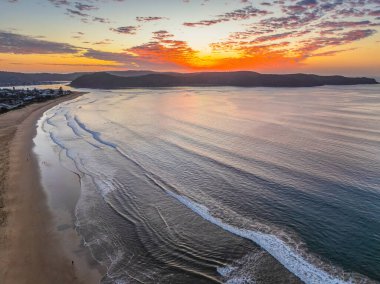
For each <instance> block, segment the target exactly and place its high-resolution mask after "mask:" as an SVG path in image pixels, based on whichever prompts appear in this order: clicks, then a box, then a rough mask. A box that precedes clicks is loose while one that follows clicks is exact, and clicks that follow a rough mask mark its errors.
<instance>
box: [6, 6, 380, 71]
mask: <svg viewBox="0 0 380 284" xmlns="http://www.w3.org/2000/svg"><path fill="white" fill-rule="evenodd" d="M379 31H380V0H276V1H271V0H261V1H256V0H251V1H249V0H155V1H152V0H81V1H79V0H0V70H3V71H17V72H57V73H67V72H75V71H103V70H104V71H106V70H131V69H133V70H155V71H179V72H199V71H235V70H251V71H257V72H262V73H301V72H302V73H316V74H342V75H362V76H376V77H379V76H380V33H379Z"/></svg>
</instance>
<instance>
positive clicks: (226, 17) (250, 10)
mask: <svg viewBox="0 0 380 284" xmlns="http://www.w3.org/2000/svg"><path fill="white" fill-rule="evenodd" d="M269 13H270V12H268V11H265V10H260V9H257V8H254V7H252V6H247V7H244V8H242V9H237V10H234V11H232V12H227V13H225V14H221V15H218V16H216V17H215V18H214V19H211V20H202V21H198V22H185V23H184V24H183V25H184V26H187V27H200V26H211V25H215V24H218V23H223V22H229V21H239V20H248V19H250V18H253V17H258V16H264V15H268V14H269Z"/></svg>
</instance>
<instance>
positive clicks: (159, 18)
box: [136, 17, 168, 22]
mask: <svg viewBox="0 0 380 284" xmlns="http://www.w3.org/2000/svg"><path fill="white" fill-rule="evenodd" d="M160 20H168V18H166V17H136V21H138V22H153V21H160Z"/></svg>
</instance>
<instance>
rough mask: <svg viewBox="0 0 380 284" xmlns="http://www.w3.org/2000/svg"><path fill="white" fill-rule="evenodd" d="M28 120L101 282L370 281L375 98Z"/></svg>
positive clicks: (96, 95) (91, 94) (77, 105)
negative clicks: (66, 174) (54, 162)
mask: <svg viewBox="0 0 380 284" xmlns="http://www.w3.org/2000/svg"><path fill="white" fill-rule="evenodd" d="M87 91H88V93H87V94H85V95H83V96H81V97H79V98H77V99H75V100H72V101H68V102H65V103H62V104H60V105H58V106H56V107H54V108H52V109H51V110H49V111H47V112H46V113H45V114H44V116H43V118H42V119H41V120H40V122H39V131H38V133H39V134H38V135H40V136H41V135H42V136H44V137H45V138H46V139H47V140H48V141H49V144H48V147H51V148H52V149H53V150H54V153H55V155H56V156H57V157H58V158H59V160H60V163H61V164H62V165H63V166H64V167H65V168H66V169H67V170H70V171H72V172H75V173H76V174H77V175H78V176H79V177H80V187H81V192H80V196H79V200H78V202H77V204H76V208H75V218H76V229H77V231H78V232H79V233H80V235H81V236H82V237H83V239H84V243H85V245H86V246H88V247H89V249H90V251H91V253H92V256H93V257H94V258H95V259H96V260H97V261H98V262H99V263H101V264H102V265H104V266H105V267H107V274H106V275H105V276H104V279H103V282H104V283H301V282H305V283H376V281H380V88H379V87H378V86H376V85H375V86H372V85H371V86H369V85H368V86H367V85H363V86H334V87H333V86H326V87H316V88H234V87H209V88H167V89H166V88H158V89H127V90H115V91H107V90H104V91H103V90H87Z"/></svg>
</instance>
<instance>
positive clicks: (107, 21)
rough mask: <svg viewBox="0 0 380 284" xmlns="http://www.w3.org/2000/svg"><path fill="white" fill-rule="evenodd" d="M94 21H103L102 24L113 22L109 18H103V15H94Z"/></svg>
mask: <svg viewBox="0 0 380 284" xmlns="http://www.w3.org/2000/svg"><path fill="white" fill-rule="evenodd" d="M92 21H93V22H98V23H102V24H109V23H111V21H110V20H109V19H107V18H101V17H93V18H92Z"/></svg>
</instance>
